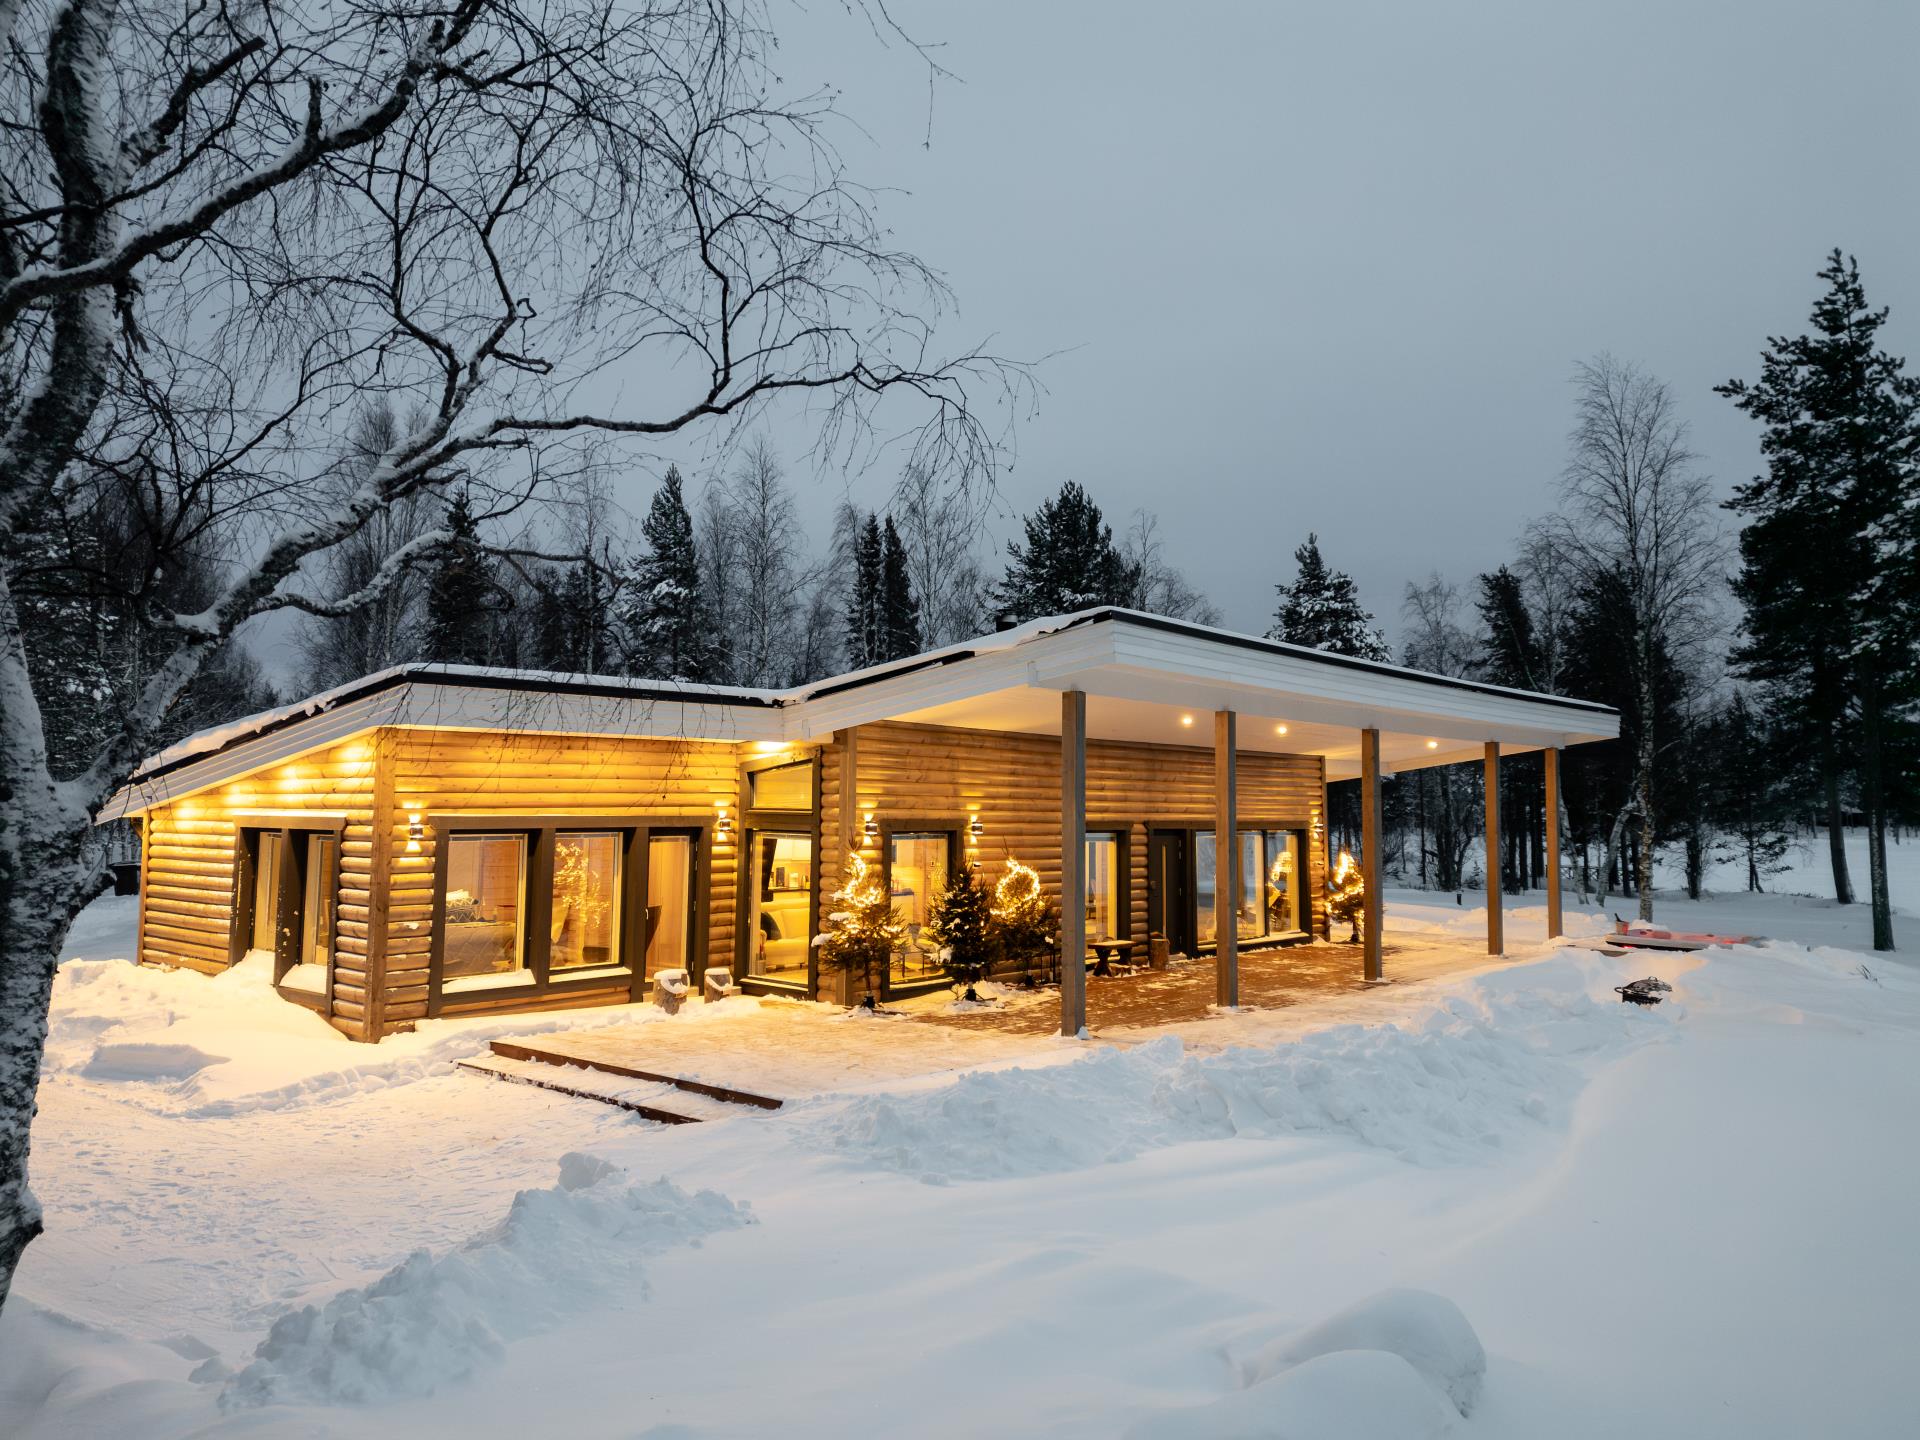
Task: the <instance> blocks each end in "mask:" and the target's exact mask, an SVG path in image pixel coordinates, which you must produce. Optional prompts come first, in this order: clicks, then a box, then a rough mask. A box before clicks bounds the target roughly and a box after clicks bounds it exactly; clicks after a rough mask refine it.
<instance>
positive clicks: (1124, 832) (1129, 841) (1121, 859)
mask: <svg viewBox="0 0 1920 1440" xmlns="http://www.w3.org/2000/svg"><path fill="white" fill-rule="evenodd" d="M1133 831H1134V826H1133V824H1132V823H1131V822H1127V821H1120V820H1088V821H1087V824H1086V829H1085V830H1084V832H1083V834H1082V840H1083V843H1082V845H1081V854H1082V855H1083V856H1084V855H1085V853H1086V846H1085V844H1084V841H1087V840H1091V839H1092V838H1093V837H1094V836H1096V835H1111V836H1113V837H1114V847H1113V870H1114V881H1115V884H1114V890H1115V895H1114V909H1115V910H1116V911H1117V912H1118V913H1117V915H1116V920H1117V926H1116V928H1115V930H1114V933H1113V939H1114V940H1115V941H1125V942H1127V943H1129V944H1131V943H1132V942H1133V941H1134V940H1135V938H1136V937H1135V935H1134V933H1133ZM1088 874H1089V875H1090V874H1091V872H1090V871H1089V872H1088ZM1080 878H1081V880H1082V881H1083V882H1084V881H1086V880H1087V879H1088V875H1082V876H1081V877H1080ZM1087 893H1088V894H1089V895H1091V894H1092V893H1093V892H1092V890H1091V888H1089V890H1088V892H1087ZM1088 936H1089V938H1088V940H1087V953H1088V954H1089V955H1091V954H1092V953H1093V943H1094V942H1093V940H1092V938H1091V936H1092V932H1091V931H1089V932H1088Z"/></svg>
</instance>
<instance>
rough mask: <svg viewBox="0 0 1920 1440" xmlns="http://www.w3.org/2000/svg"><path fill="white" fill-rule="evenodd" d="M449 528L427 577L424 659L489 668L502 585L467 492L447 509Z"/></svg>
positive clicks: (455, 497)
mask: <svg viewBox="0 0 1920 1440" xmlns="http://www.w3.org/2000/svg"><path fill="white" fill-rule="evenodd" d="M447 530H448V532H449V535H450V538H449V539H448V541H447V543H446V544H445V545H442V546H441V547H440V548H439V550H438V551H437V552H436V554H435V556H434V560H433V564H432V566H431V568H430V569H429V571H428V575H427V618H426V624H425V626H424V627H423V628H422V630H421V632H420V645H419V651H420V658H421V659H423V660H438V661H440V662H442V663H444V664H448V665H485V664H488V663H490V662H491V660H492V658H493V655H492V650H493V645H492V628H493V627H492V623H491V621H492V608H493V602H494V599H495V596H496V595H497V593H498V589H499V587H498V585H497V584H496V582H495V580H494V576H493V567H492V565H491V564H490V563H489V561H488V559H487V557H486V553H485V552H484V551H483V550H482V549H481V548H480V524H479V522H478V521H477V520H476V519H475V518H474V514H473V505H472V502H471V501H470V500H469V498H468V496H467V492H466V491H465V490H464V489H463V490H462V491H461V492H460V493H459V494H458V495H456V496H454V498H453V503H452V505H450V506H449V507H448V508H447Z"/></svg>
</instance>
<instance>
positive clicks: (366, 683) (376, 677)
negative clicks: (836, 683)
mask: <svg viewBox="0 0 1920 1440" xmlns="http://www.w3.org/2000/svg"><path fill="white" fill-rule="evenodd" d="M403 685H446V686H450V687H452V688H455V689H468V690H517V691H522V692H527V693H536V692H537V693H539V694H543V695H586V696H590V697H592V698H595V699H611V700H678V701H680V702H682V703H684V704H688V705H743V706H749V707H752V708H755V709H768V710H771V709H778V708H779V704H780V702H779V701H777V700H774V699H771V698H769V697H766V696H762V695H743V694H740V693H739V692H737V691H732V690H701V689H695V688H664V687H661V686H659V685H657V684H655V685H649V684H646V683H645V682H641V683H637V684H630V685H629V684H622V683H620V682H618V681H614V680H595V679H593V678H591V677H589V676H582V677H580V678H579V679H578V680H572V679H568V678H567V677H566V676H564V675H556V674H553V673H552V672H550V671H543V670H531V671H512V670H498V671H492V672H486V673H474V672H467V671H459V670H443V669H440V668H439V667H437V666H435V665H432V664H419V663H415V664H410V665H398V666H395V667H394V668H393V669H391V670H383V671H380V672H379V673H377V674H373V675H368V676H365V677H363V678H361V679H359V680H350V681H348V682H347V683H346V684H345V685H340V686H336V687H335V688H334V689H333V690H332V691H330V692H329V693H328V696H327V700H326V703H325V704H323V705H321V706H319V707H318V708H316V709H311V710H306V709H299V710H293V711H291V712H290V713H287V714H283V715H276V716H275V717H274V718H273V719H271V720H268V721H266V722H264V723H263V724H261V725H259V726H258V727H257V728H255V729H252V730H249V731H247V733H246V734H244V735H236V736H234V737H233V738H232V739H231V740H228V741H227V742H225V743H224V744H221V745H216V746H214V747H213V748H212V749H211V750H203V751H200V752H198V753H196V754H192V755H181V756H178V757H176V758H175V759H172V760H169V761H167V762H166V763H165V764H164V765H156V766H154V767H153V768H152V769H151V770H137V771H135V772H134V774H133V775H132V776H131V777H130V778H129V779H128V781H127V785H128V787H129V788H131V787H132V786H136V785H139V784H141V783H143V782H146V781H150V780H158V779H159V778H160V777H161V776H163V775H171V774H172V773H173V772H174V771H176V770H182V769H185V768H186V767H187V766H189V765H198V764H199V763H200V762H201V761H202V760H211V759H213V758H214V757H215V756H216V755H224V754H226V753H227V751H229V750H232V749H235V748H237V747H238V746H241V745H245V744H247V743H249V742H250V741H254V740H258V739H261V738H262V737H263V736H267V735H273V734H277V733H278V732H279V731H281V730H285V729H287V728H288V727H289V726H293V725H299V724H302V723H304V722H305V721H308V720H311V719H313V718H314V717H315V716H316V715H326V714H330V713H331V712H333V711H335V710H338V709H339V708H340V707H341V706H342V705H350V704H352V703H354V702H355V701H357V700H366V699H369V698H371V697H372V696H375V695H379V694H382V693H383V692H385V691H388V690H393V689H396V688H398V687H400V686H403ZM188 738H192V737H188Z"/></svg>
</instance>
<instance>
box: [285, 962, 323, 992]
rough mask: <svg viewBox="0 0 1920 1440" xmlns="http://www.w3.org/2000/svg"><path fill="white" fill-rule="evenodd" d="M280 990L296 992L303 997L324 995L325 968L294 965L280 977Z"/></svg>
mask: <svg viewBox="0 0 1920 1440" xmlns="http://www.w3.org/2000/svg"><path fill="white" fill-rule="evenodd" d="M280 988H281V989H282V990H298V991H300V992H301V993H302V994H304V995H324V994H326V993H327V967H326V966H324V965H315V964H311V963H309V964H304V965H296V966H294V967H293V968H292V969H291V970H289V971H287V973H286V974H284V975H282V976H281V977H280Z"/></svg>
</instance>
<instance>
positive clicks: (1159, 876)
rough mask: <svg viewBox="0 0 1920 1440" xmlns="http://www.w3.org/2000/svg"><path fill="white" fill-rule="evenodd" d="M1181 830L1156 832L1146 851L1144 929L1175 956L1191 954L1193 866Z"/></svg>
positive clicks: (1150, 839) (1187, 839)
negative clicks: (1159, 937) (1164, 940)
mask: <svg viewBox="0 0 1920 1440" xmlns="http://www.w3.org/2000/svg"><path fill="white" fill-rule="evenodd" d="M1190 838H1191V837H1189V835H1188V834H1187V832H1186V831H1184V830H1155V831H1154V832H1153V833H1152V835H1151V836H1150V837H1149V839H1148V849H1147V928H1148V929H1150V930H1156V931H1158V932H1159V933H1160V934H1162V935H1164V936H1166V937H1167V946H1168V948H1169V949H1171V950H1173V951H1174V952H1175V953H1186V954H1189V955H1190V954H1192V953H1193V864H1192V857H1191V856H1190V855H1189V853H1188V849H1189V840H1190Z"/></svg>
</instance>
